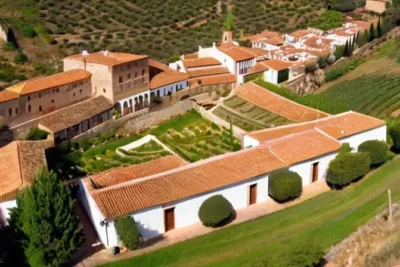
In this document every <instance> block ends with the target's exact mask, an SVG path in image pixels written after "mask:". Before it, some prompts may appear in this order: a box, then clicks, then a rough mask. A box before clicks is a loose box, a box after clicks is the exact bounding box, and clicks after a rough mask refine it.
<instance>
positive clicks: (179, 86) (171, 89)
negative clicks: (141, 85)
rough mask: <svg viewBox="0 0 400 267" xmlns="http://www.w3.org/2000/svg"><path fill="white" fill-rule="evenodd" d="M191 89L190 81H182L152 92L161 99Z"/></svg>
mask: <svg viewBox="0 0 400 267" xmlns="http://www.w3.org/2000/svg"><path fill="white" fill-rule="evenodd" d="M188 87H189V83H188V81H187V80H186V81H180V82H177V83H173V84H169V85H166V86H162V87H159V88H157V89H153V90H151V92H152V93H153V92H154V93H155V94H156V95H159V96H160V97H164V96H168V93H171V94H174V93H176V92H177V91H181V90H184V89H186V88H188Z"/></svg>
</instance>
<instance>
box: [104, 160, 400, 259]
mask: <svg viewBox="0 0 400 267" xmlns="http://www.w3.org/2000/svg"><path fill="white" fill-rule="evenodd" d="M399 174H400V159H395V160H392V161H390V162H388V163H386V164H385V165H383V166H382V167H381V168H380V169H378V170H377V171H375V172H374V173H371V174H370V175H368V176H367V177H365V178H364V179H363V180H361V181H360V182H358V183H357V184H353V185H351V186H349V187H348V188H346V189H344V190H341V191H329V192H327V193H324V194H321V195H319V196H317V197H315V198H313V199H310V200H308V201H306V202H303V203H301V204H299V205H296V206H293V207H291V208H287V209H285V210H282V211H279V212H276V213H274V214H271V215H268V216H265V217H262V218H259V219H256V220H253V221H249V222H245V223H242V224H239V225H235V226H232V227H228V228H225V229H222V230H219V231H216V232H213V233H211V234H208V235H204V236H200V237H197V238H194V239H192V240H188V241H185V242H182V243H178V244H175V245H172V246H169V247H166V248H163V249H160V250H157V251H154V252H151V253H148V254H144V255H141V256H138V257H134V258H131V259H127V260H123V261H119V262H115V263H110V264H106V265H104V266H113V267H118V266H140V267H146V266H149V267H153V266H174V267H183V266H185V267H190V266H218V267H221V266H222V267H227V266H238V267H239V266H240V267H242V266H248V265H249V264H250V263H251V262H252V261H254V260H255V259H259V258H262V257H267V258H268V259H270V260H272V261H273V260H274V259H276V258H278V257H280V256H282V251H284V250H285V248H287V247H288V246H289V245H290V244H291V243H292V242H298V241H299V240H300V239H304V238H307V237H310V238H313V239H314V240H315V241H316V242H318V243H320V244H321V245H322V246H323V247H324V248H325V249H326V250H328V248H329V247H330V246H331V245H333V244H335V243H337V242H339V241H341V240H342V239H344V238H345V237H347V236H348V235H349V234H350V233H352V232H354V231H355V230H356V229H357V228H358V227H359V226H360V225H362V224H364V223H365V222H367V221H368V220H369V219H371V218H373V217H374V216H375V215H376V214H377V213H378V212H380V211H381V210H383V209H384V208H386V205H387V189H388V188H390V189H391V190H392V198H393V201H399V200H400V179H399V177H400V175H399Z"/></svg>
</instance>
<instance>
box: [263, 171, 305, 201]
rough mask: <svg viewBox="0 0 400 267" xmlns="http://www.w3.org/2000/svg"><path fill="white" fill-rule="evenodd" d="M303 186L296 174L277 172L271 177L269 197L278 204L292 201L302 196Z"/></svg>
mask: <svg viewBox="0 0 400 267" xmlns="http://www.w3.org/2000/svg"><path fill="white" fill-rule="evenodd" d="M302 190H303V185H302V181H301V177H300V175H299V174H297V173H296V172H291V171H288V170H284V171H276V172H273V173H271V174H270V176H269V185H268V192H269V195H270V196H271V197H272V198H273V199H274V200H276V201H278V202H285V201H288V200H292V199H295V198H297V197H298V196H300V195H301V192H302Z"/></svg>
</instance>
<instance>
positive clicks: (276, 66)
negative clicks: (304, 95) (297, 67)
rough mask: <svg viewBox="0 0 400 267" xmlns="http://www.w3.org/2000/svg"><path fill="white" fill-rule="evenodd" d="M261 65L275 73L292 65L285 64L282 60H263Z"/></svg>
mask: <svg viewBox="0 0 400 267" xmlns="http://www.w3.org/2000/svg"><path fill="white" fill-rule="evenodd" d="M262 64H263V65H265V66H267V67H268V68H270V69H273V70H277V71H280V70H284V69H288V68H289V67H291V66H293V64H292V63H290V62H286V61H282V60H275V59H271V60H264V61H262Z"/></svg>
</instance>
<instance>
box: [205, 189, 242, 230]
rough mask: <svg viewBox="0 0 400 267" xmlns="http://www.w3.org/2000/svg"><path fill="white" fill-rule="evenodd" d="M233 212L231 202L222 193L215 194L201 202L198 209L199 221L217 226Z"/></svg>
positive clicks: (210, 225)
mask: <svg viewBox="0 0 400 267" xmlns="http://www.w3.org/2000/svg"><path fill="white" fill-rule="evenodd" d="M233 214H234V209H233V207H232V204H231V203H230V202H229V201H228V200H227V199H226V198H224V197H223V196H222V195H215V196H212V197H210V198H208V199H207V200H205V201H204V202H203V204H201V207H200V210H199V218H200V221H201V222H202V223H203V224H204V225H205V226H207V227H218V226H221V225H223V224H224V223H226V222H227V221H228V220H229V219H230V218H231V217H232V216H233Z"/></svg>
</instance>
